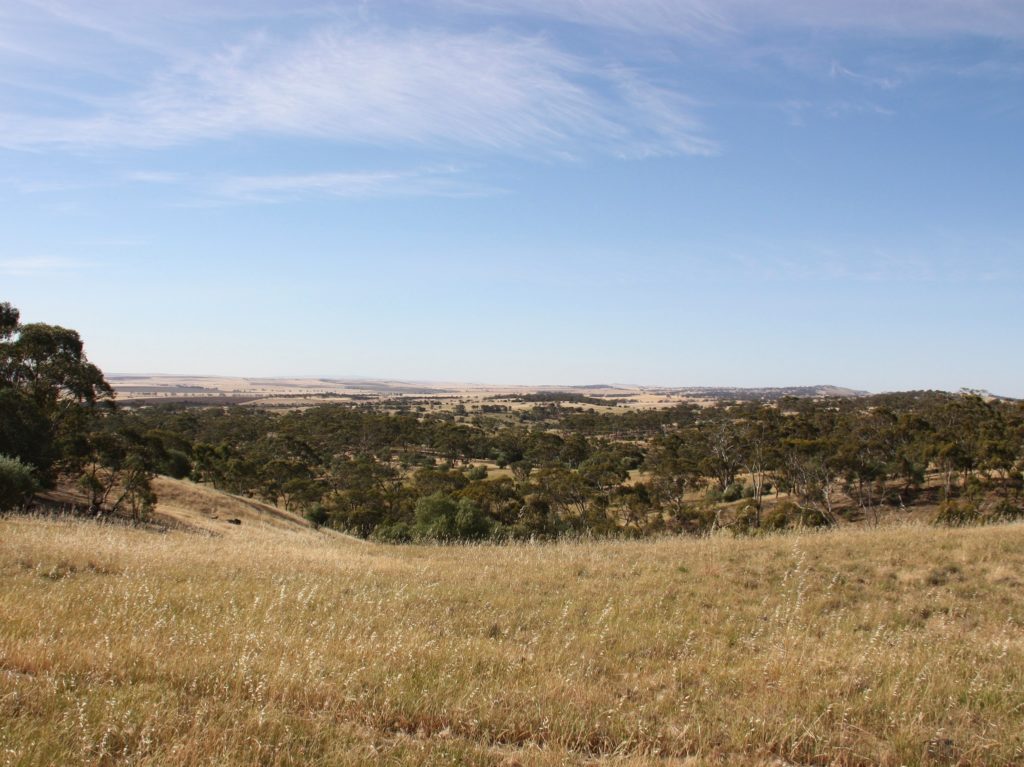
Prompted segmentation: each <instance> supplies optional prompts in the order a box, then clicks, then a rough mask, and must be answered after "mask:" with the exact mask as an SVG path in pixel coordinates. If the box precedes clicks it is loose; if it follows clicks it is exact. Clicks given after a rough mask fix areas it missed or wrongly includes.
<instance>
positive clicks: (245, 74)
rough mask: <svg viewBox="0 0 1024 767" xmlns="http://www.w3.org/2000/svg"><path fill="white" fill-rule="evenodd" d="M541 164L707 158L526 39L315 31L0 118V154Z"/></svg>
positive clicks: (621, 92)
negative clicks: (255, 151)
mask: <svg viewBox="0 0 1024 767" xmlns="http://www.w3.org/2000/svg"><path fill="white" fill-rule="evenodd" d="M246 134H249V135H252V134H255V135H267V136H286V137H305V138H313V139H324V140H330V141H337V142H347V143H355V144H371V145H378V146H395V145H399V146H428V147H453V146H460V147H471V148H475V149H482V150H500V151H507V152H524V153H526V152H532V153H536V152H538V151H539V152H542V153H548V154H550V155H552V156H556V155H565V154H567V153H568V154H576V153H579V152H588V151H603V152H611V153H615V154H620V155H626V156H636V155H647V154H651V153H680V152H682V153H690V154H710V153H713V152H714V151H715V145H714V143H713V142H712V141H710V140H709V139H707V138H706V137H704V136H703V135H702V132H701V127H700V125H699V123H698V121H697V119H696V118H695V116H694V113H693V110H692V108H691V107H690V105H688V104H687V103H686V101H685V99H682V98H681V97H678V96H677V95H675V94H672V93H671V92H669V91H667V90H662V89H658V88H655V87H654V86H651V85H649V84H646V83H643V82H641V81H639V80H637V79H636V78H631V79H627V78H623V77H622V76H621V75H620V74H619V73H615V75H614V76H611V77H610V76H609V75H607V73H606V72H605V71H604V70H603V69H602V68H600V67H596V66H593V65H591V64H590V63H588V62H587V61H585V60H584V59H581V58H579V57H576V56H573V55H571V54H568V53H565V52H563V51H561V50H559V49H558V48H556V47H555V46H553V45H552V44H551V43H549V42H548V41H547V40H545V39H543V38H540V37H513V36H509V35H505V34H501V33H498V32H485V33H475V34H452V33H448V32H443V31H411V32H409V31H403V32H396V31H393V30H376V31H370V32H366V31H360V32H348V31H346V30H344V29H340V28H335V29H327V30H320V31H317V32H315V33H313V34H312V35H311V36H310V37H308V38H306V39H303V40H301V41H298V42H293V43H290V44H280V43H278V42H276V41H273V40H271V39H270V38H268V37H267V36H265V35H255V36H251V37H249V38H248V39H247V40H246V41H245V42H243V43H240V44H236V45H233V46H231V47H228V48H224V49H221V50H220V51H219V52H218V53H216V54H214V55H209V56H205V57H200V58H193V59H190V60H188V61H179V62H177V63H176V64H175V65H174V66H172V67H169V68H167V69H165V70H163V71H161V72H159V73H158V74H157V75H155V76H154V77H153V78H152V80H151V82H150V83H149V84H148V86H147V87H145V88H143V89H141V90H139V91H137V92H134V93H131V94H129V95H126V96H123V97H119V98H112V99H109V100H108V103H107V104H106V106H105V107H101V108H99V109H96V110H94V111H92V112H91V113H84V114H79V115H78V116H70V117H69V116H61V117H52V116H42V115H32V114H11V113H7V114H0V146H5V147H7V148H20V149H32V148H41V147H44V148H45V147H56V148H70V149H82V148H85V149H91V148H101V149H102V148H123V147H135V148H153V147H166V146H174V145H181V144H186V143H190V142H196V141H203V140H216V139H227V138H232V137H236V136H240V135H246Z"/></svg>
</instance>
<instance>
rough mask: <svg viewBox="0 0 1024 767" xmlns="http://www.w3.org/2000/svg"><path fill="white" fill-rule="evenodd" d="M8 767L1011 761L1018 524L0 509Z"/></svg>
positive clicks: (1020, 596)
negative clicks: (439, 528) (599, 528)
mask: <svg viewBox="0 0 1024 767" xmlns="http://www.w3.org/2000/svg"><path fill="white" fill-rule="evenodd" d="M0 578H2V583H3V589H2V590H0V616H2V619H0V764H4V765H51V764H90V765H112V764H137V765H170V764H174V765H199V764H205V765H243V764H244V765H252V764H261V765H288V764H296V765H299V764H320V765H366V764H370V765H373V764H378V765H384V764H391V765H394V764H479V765H506V767H510V766H511V765H562V764H570V765H577V764H578V765H584V764H587V765H589V764H615V765H646V764H652V765H655V764H656V765H684V764H686V765H699V764H721V765H736V764H739V765H760V764H833V763H834V764H841V765H861V764H862V765H868V764H883V765H898V764H928V763H932V764H972V765H973V764H992V765H1006V764H1013V763H1024V591H1022V586H1024V583H1022V581H1024V526H1022V525H1004V526H993V527H987V528H975V529H961V530H945V529H944V530H939V529H933V528H927V527H904V528H889V529H878V530H869V529H860V530H850V529H846V530H842V531H833V532H828V533H821V534H814V535H804V536H796V535H790V536H780V537H774V538H772V537H769V538H763V539H728V538H712V539H699V540H694V539H665V540H660V541H647V542H611V543H575V544H573V543H560V544H553V545H544V546H531V545H514V546H507V547H489V546H484V547H447V548H445V547H413V546H410V547H401V548H392V547H385V546H375V545H366V544H357V543H353V542H351V541H349V540H347V539H344V538H341V537H337V536H327V535H325V534H321V533H317V532H314V531H312V530H302V529H298V528H296V529H295V531H294V532H293V533H290V534H283V533H282V532H281V531H278V530H273V529H271V528H269V527H267V526H257V525H250V526H246V525H244V524H243V525H242V526H241V528H240V530H239V534H237V535H233V536H218V537H208V536H197V535H194V534H187V533H184V532H170V533H164V534H156V533H152V532H145V531H142V530H136V529H131V528H123V527H114V526H99V525H94V524H92V523H86V522H72V521H41V520H34V519H26V518H16V517H15V518H7V519H4V520H0Z"/></svg>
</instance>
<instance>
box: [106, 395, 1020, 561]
mask: <svg viewBox="0 0 1024 767" xmlns="http://www.w3.org/2000/svg"><path fill="white" fill-rule="evenodd" d="M538 410H539V412H540V413H543V414H544V415H543V417H541V416H540V415H536V414H535V418H533V419H527V420H525V421H519V422H516V421H509V420H508V419H507V418H505V417H503V416H499V415H495V416H490V415H486V414H479V413H478V414H475V415H473V416H469V417H465V418H461V419H459V418H453V417H452V415H451V414H450V413H445V414H441V413H410V412H396V413H381V412H376V411H374V410H372V409H369V408H367V409H361V408H360V407H359V406H352V405H341V404H336V405H322V406H318V407H314V408H311V409H308V410H304V411H294V412H289V413H283V414H275V413H269V412H265V411H261V410H258V409H255V408H243V407H233V408H213V409H207V410H196V409H192V410H188V411H187V412H186V411H183V410H180V409H175V408H173V407H166V408H147V409H144V410H139V411H137V412H133V413H120V414H118V415H117V418H118V419H121V420H122V421H123V422H124V424H125V428H129V429H130V430H133V431H135V432H137V433H140V434H143V435H146V437H147V438H148V439H153V440H158V441H160V442H161V443H162V445H163V449H164V452H165V453H166V454H167V455H172V456H174V457H175V459H176V462H177V464H176V466H175V472H176V473H177V474H178V475H184V474H189V475H190V476H192V477H193V478H194V479H196V480H197V481H200V482H209V483H211V484H213V485H215V486H216V487H218V488H221V489H223V490H226V491H229V492H232V493H238V494H243V495H250V496H255V497H259V498H261V499H263V500H265V501H267V502H270V503H276V504H282V505H284V506H285V507H287V508H289V509H292V510H294V511H297V512H300V513H304V514H306V515H307V516H309V518H310V519H312V520H313V521H315V522H316V523H318V524H323V525H329V526H332V527H336V528H338V529H343V530H347V531H349V532H353V533H355V534H357V535H361V536H365V537H376V538H378V539H386V540H394V541H405V540H417V539H432V540H478V539H483V538H491V539H507V538H524V537H534V538H536V537H540V538H545V537H555V536H560V535H579V534H590V535H644V534H650V533H656V532H693V533H702V532H706V531H708V530H710V529H712V528H714V527H715V526H724V525H728V526H731V527H733V528H735V529H743V530H748V531H753V530H759V529H760V530H772V529H779V528H783V527H790V526H797V525H829V524H835V523H836V522H837V521H838V520H839V519H840V518H841V517H843V516H847V517H850V516H856V517H858V518H862V519H867V520H872V519H875V520H877V519H878V517H879V515H880V514H881V513H882V512H883V510H886V509H897V510H898V509H901V508H907V507H910V506H912V505H913V504H914V503H915V502H917V501H918V499H919V498H921V497H922V495H925V496H927V494H928V493H935V492H937V493H939V495H940V498H939V500H941V501H942V502H943V506H942V509H943V514H945V518H946V521H949V522H953V523H960V522H967V521H977V520H981V519H985V518H1006V517H1009V516H1014V515H1016V514H1017V513H1019V511H1020V503H1021V500H1020V496H1021V476H1022V474H1021V472H1022V469H1024V448H1022V446H1024V407H1022V406H1021V404H1020V403H1011V402H1005V401H1000V400H992V401H987V400H986V399H984V398H982V397H980V396H977V395H972V394H946V393H940V392H911V393H904V394H896V395H881V396H877V397H869V398H849V399H820V400H814V399H796V398H788V399H784V400H781V401H780V402H778V403H771V404H765V403H753V402H741V403H722V404H720V405H717V406H715V407H708V408H699V407H696V406H690V405H683V406H678V407H674V408H671V409H666V410H659V411H623V412H621V413H615V414H605V415H596V414H580V413H576V412H569V413H566V412H563V411H554V412H552V411H550V410H548V409H547V408H546V407H544V406H543V405H539V406H538ZM581 416H582V417H581ZM488 467H489V468H488ZM936 478H937V479H938V483H939V485H938V488H935V487H934V485H935V482H936Z"/></svg>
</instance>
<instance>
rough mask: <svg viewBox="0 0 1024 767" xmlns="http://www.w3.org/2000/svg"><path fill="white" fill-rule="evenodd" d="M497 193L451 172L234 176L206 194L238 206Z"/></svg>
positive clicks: (427, 170) (443, 170)
mask: <svg viewBox="0 0 1024 767" xmlns="http://www.w3.org/2000/svg"><path fill="white" fill-rule="evenodd" d="M499 192H500V190H497V189H493V188H486V187H483V186H479V185H475V184H470V183H468V182H466V181H464V180H462V179H460V178H459V175H458V171H456V170H454V169H420V170H411V171H364V172H339V173H311V174H304V175H277V176H236V177H232V178H227V179H222V180H220V181H218V182H216V183H214V184H212V185H211V187H210V190H209V193H210V195H211V196H212V198H214V199H219V200H222V201H226V202H242V203H277V202H288V201H292V200H296V199H303V198H306V197H309V196H321V197H339V198H345V199H367V198H381V197H425V196H430V197H476V196H484V195H491V194H497V193H499Z"/></svg>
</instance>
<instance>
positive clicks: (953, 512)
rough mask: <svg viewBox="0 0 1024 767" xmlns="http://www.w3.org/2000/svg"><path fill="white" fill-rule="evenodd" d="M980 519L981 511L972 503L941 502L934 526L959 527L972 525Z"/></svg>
mask: <svg viewBox="0 0 1024 767" xmlns="http://www.w3.org/2000/svg"><path fill="white" fill-rule="evenodd" d="M980 519H981V511H980V509H979V508H978V505H977V504H976V503H973V502H972V501H962V502H961V501H943V502H942V503H941V504H940V505H939V513H938V514H937V515H936V516H935V524H937V525H947V526H949V527H961V526H963V525H973V524H975V523H977V522H978V521H980Z"/></svg>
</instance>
